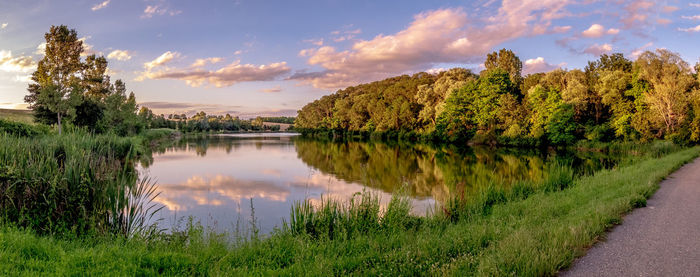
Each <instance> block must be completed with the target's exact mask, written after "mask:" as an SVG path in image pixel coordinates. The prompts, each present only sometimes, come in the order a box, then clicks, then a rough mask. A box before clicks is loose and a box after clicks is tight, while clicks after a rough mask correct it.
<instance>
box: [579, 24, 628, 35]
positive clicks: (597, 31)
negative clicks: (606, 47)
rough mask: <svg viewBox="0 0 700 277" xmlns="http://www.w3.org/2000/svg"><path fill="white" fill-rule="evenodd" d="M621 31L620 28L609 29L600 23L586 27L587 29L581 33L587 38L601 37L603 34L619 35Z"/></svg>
mask: <svg viewBox="0 0 700 277" xmlns="http://www.w3.org/2000/svg"><path fill="white" fill-rule="evenodd" d="M619 32H620V29H608V30H607V31H606V30H605V27H603V25H600V24H593V25H591V27H589V28H588V29H586V30H585V31H583V32H581V35H582V36H584V37H587V38H599V37H602V36H603V35H606V34H607V35H617V34H618V33H619Z"/></svg>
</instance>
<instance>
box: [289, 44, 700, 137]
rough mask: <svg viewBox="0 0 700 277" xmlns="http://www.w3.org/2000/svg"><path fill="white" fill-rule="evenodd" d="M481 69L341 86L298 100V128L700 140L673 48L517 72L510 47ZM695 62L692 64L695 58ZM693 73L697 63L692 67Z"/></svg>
mask: <svg viewBox="0 0 700 277" xmlns="http://www.w3.org/2000/svg"><path fill="white" fill-rule="evenodd" d="M484 65H485V68H486V69H485V70H484V71H482V72H480V73H479V74H478V75H477V74H474V73H472V72H471V71H470V70H467V69H462V68H455V69H451V70H448V71H444V72H440V73H437V74H428V73H418V74H414V75H412V76H408V75H403V76H398V77H394V78H389V79H386V80H382V81H377V82H372V83H369V84H362V85H358V86H354V87H348V88H346V89H342V90H339V91H338V92H336V93H334V94H331V95H328V96H324V97H322V98H321V99H319V100H316V101H314V102H312V103H309V104H308V105H306V106H305V107H303V108H302V109H301V110H300V111H299V114H298V116H297V120H296V122H295V127H296V129H297V130H300V131H302V132H303V133H306V134H309V133H312V134H318V133H329V134H335V135H336V136H337V135H350V136H356V135H359V136H371V135H375V136H379V137H385V138H386V137H400V138H409V139H415V138H424V139H430V140H441V141H449V142H455V141H471V142H474V143H488V144H516V145H539V144H571V143H573V142H575V141H576V140H582V139H583V140H589V141H611V140H628V141H651V140H655V139H671V140H674V141H676V142H679V143H680V142H697V141H698V140H700V89H699V88H700V84H699V83H698V79H697V74H696V73H693V70H691V68H690V66H689V65H688V64H687V63H686V62H685V61H683V60H682V59H681V58H680V57H679V56H678V54H676V53H673V52H670V51H668V50H664V49H659V50H656V51H655V52H650V51H647V52H644V53H643V54H641V55H640V56H639V57H638V58H637V60H636V61H630V60H628V59H627V58H625V57H624V56H623V55H622V54H612V55H602V56H601V57H600V59H598V60H596V61H592V62H589V63H588V65H587V66H586V67H585V69H584V70H579V69H573V70H562V69H558V70H554V71H551V72H548V73H536V74H530V75H527V76H525V77H522V76H521V68H522V63H521V61H520V59H519V58H518V57H517V56H515V54H513V52H511V51H509V50H505V49H503V50H501V51H498V52H494V53H491V54H489V55H488V57H487V59H486V62H485V64H484ZM696 67H698V65H696ZM696 71H697V70H696Z"/></svg>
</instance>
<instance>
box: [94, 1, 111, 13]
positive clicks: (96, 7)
mask: <svg viewBox="0 0 700 277" xmlns="http://www.w3.org/2000/svg"><path fill="white" fill-rule="evenodd" d="M110 1H112V0H105V1H104V2H102V3H99V4H97V5H94V6H92V11H93V12H94V11H96V10H100V9H102V8H105V7H107V5H109V2H110Z"/></svg>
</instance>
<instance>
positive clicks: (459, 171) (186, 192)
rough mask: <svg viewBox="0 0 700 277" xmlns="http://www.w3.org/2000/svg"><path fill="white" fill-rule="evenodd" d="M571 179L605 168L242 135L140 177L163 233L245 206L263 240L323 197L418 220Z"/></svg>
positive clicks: (172, 151)
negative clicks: (553, 179) (478, 198)
mask: <svg viewBox="0 0 700 277" xmlns="http://www.w3.org/2000/svg"><path fill="white" fill-rule="evenodd" d="M557 162H558V163H565V164H571V166H572V167H573V168H574V169H575V172H577V174H585V173H589V172H593V171H595V170H598V169H601V168H607V167H611V166H613V165H614V164H615V159H613V158H611V157H607V156H605V155H603V154H601V153H593V152H591V153H587V152H577V153H555V152H553V151H545V152H542V151H521V150H519V151H516V150H509V149H493V148H467V149H460V148H457V147H450V146H442V147H434V146H428V145H405V144H385V143H373V142H344V143H340V142H324V141H318V140H310V139H305V138H301V137H298V136H295V135H294V134H240V135H238V134H237V135H219V136H210V137H207V138H197V139H183V140H181V141H179V142H177V143H176V144H175V145H173V146H171V147H168V148H166V149H164V150H161V151H159V152H157V153H154V154H153V157H152V160H150V161H148V162H143V163H142V166H141V168H140V170H141V172H142V175H145V176H149V177H150V178H151V179H152V180H154V181H156V182H157V184H158V186H159V190H160V192H161V194H160V196H159V197H158V198H157V199H156V201H157V202H159V203H161V204H163V205H164V206H165V208H164V209H163V210H162V212H161V213H160V214H159V215H158V217H160V218H163V220H162V221H161V223H160V225H161V227H165V228H170V227H172V226H173V225H175V226H178V222H180V225H179V226H180V227H183V225H182V221H183V219H186V218H189V217H190V216H192V217H193V218H194V219H196V220H198V221H200V222H201V223H202V224H203V225H205V226H209V227H212V228H214V229H216V230H218V231H232V230H234V228H235V226H236V222H237V221H239V220H240V222H241V223H242V224H243V225H245V224H247V222H248V221H249V220H250V218H251V199H252V204H253V205H252V206H253V208H254V212H255V213H254V214H255V217H256V218H257V221H258V226H259V228H260V229H261V231H263V232H269V231H271V230H272V229H273V228H274V227H275V226H281V222H282V219H286V218H288V216H289V210H290V207H291V206H292V204H293V203H294V202H295V201H300V200H303V199H310V200H311V201H319V200H320V199H321V196H323V197H332V198H337V199H342V200H346V199H349V198H350V197H352V195H353V194H354V193H357V192H361V191H362V190H368V191H371V192H374V193H377V194H379V195H380V196H381V198H382V203H384V204H386V203H388V201H389V200H390V198H391V194H392V192H394V191H396V190H399V189H404V190H405V191H407V192H408V193H409V195H410V196H411V197H412V199H413V201H414V210H413V212H414V213H416V214H425V212H426V211H427V210H429V209H432V208H433V207H434V205H435V202H436V201H437V202H441V201H443V200H445V199H447V198H448V197H449V196H450V194H452V193H454V192H456V191H459V192H467V193H466V195H469V192H470V191H472V190H474V189H475V188H478V187H479V186H483V185H487V184H489V183H498V184H503V185H509V184H511V183H512V182H514V181H517V180H535V181H536V180H540V179H542V178H544V177H545V174H546V171H547V167H548V166H550V165H551V164H553V163H557Z"/></svg>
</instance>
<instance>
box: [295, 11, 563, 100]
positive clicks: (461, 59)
mask: <svg viewBox="0 0 700 277" xmlns="http://www.w3.org/2000/svg"><path fill="white" fill-rule="evenodd" d="M568 4H569V1H555V0H545V1H536V0H527V1H514V0H505V1H503V3H502V6H501V7H500V8H499V9H498V12H497V14H496V15H494V16H492V17H489V18H486V20H485V21H486V25H483V26H482V25H479V23H481V22H483V21H482V20H480V19H470V18H468V16H467V14H466V13H465V12H464V11H463V10H462V9H441V10H434V11H428V12H423V13H420V14H418V15H416V16H415V17H414V20H413V22H412V23H411V24H410V25H409V26H408V27H406V28H405V29H404V30H401V31H399V32H397V33H395V34H390V35H384V34H380V35H377V36H375V37H374V38H373V39H370V40H359V41H356V42H354V43H353V45H352V46H351V47H350V48H349V49H338V48H336V47H333V46H322V47H318V48H310V49H305V50H302V51H300V52H299V54H300V56H302V57H306V58H307V63H308V64H310V65H313V66H318V67H321V68H322V69H323V70H321V71H319V72H306V71H302V72H297V73H296V74H294V75H293V76H292V77H290V78H291V79H296V80H301V81H302V82H304V83H308V84H311V85H313V86H314V87H317V88H323V89H337V88H340V87H344V86H348V85H352V84H356V83H358V82H363V81H370V80H376V79H381V78H385V77H388V76H391V75H396V74H401V73H408V72H415V71H419V70H426V69H429V68H432V67H433V65H435V64H439V63H474V62H480V61H482V60H483V56H484V55H485V54H486V53H488V52H489V51H491V50H492V49H493V48H494V47H496V46H497V45H499V44H501V43H503V42H505V41H508V40H512V39H515V38H519V37H523V36H527V35H535V34H538V33H540V32H539V31H541V30H542V28H541V27H542V26H549V25H550V24H551V21H552V20H554V19H559V18H562V17H565V16H568V15H569V13H568V12H567V11H566V10H565V9H564V8H565V7H566V5H568ZM564 28H566V27H564ZM538 30H539V31H538ZM560 30H561V29H560ZM338 34H340V32H338Z"/></svg>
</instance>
